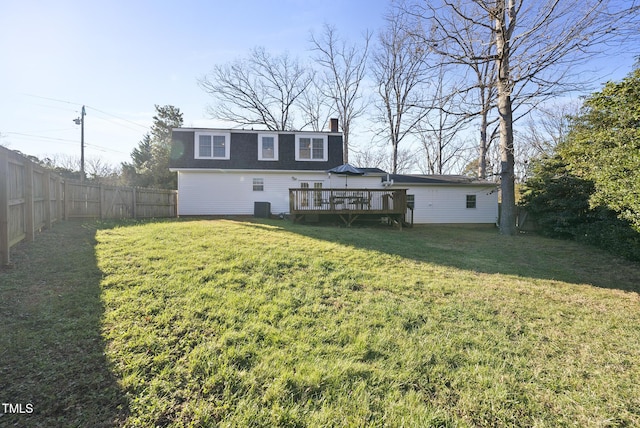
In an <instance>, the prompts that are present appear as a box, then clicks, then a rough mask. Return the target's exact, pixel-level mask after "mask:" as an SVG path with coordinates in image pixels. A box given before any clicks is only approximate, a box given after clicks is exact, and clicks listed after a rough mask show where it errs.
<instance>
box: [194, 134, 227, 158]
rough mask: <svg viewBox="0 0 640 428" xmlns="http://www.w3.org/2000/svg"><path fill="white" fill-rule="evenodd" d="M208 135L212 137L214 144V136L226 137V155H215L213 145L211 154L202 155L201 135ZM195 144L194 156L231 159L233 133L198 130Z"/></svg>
mask: <svg viewBox="0 0 640 428" xmlns="http://www.w3.org/2000/svg"><path fill="white" fill-rule="evenodd" d="M201 135H207V136H210V137H211V144H213V137H224V141H225V145H224V157H219V156H217V157H216V156H213V146H212V147H211V156H200V136H201ZM193 144H194V157H195V158H196V159H214V160H229V159H230V157H231V156H230V155H231V133H230V132H196V133H195V138H194V141H193Z"/></svg>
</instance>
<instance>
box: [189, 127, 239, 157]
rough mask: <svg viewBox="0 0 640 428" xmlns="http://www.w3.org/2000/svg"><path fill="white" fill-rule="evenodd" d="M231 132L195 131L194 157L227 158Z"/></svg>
mask: <svg viewBox="0 0 640 428" xmlns="http://www.w3.org/2000/svg"><path fill="white" fill-rule="evenodd" d="M230 146H231V134H229V133H211V132H196V138H195V158H196V159H229V157H230V156H229V155H230V148H231V147H230Z"/></svg>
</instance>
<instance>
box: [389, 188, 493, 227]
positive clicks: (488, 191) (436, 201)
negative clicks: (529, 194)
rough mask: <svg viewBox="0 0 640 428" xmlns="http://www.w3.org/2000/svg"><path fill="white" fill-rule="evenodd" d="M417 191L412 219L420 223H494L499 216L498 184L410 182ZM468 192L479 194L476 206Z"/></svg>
mask: <svg viewBox="0 0 640 428" xmlns="http://www.w3.org/2000/svg"><path fill="white" fill-rule="evenodd" d="M394 187H397V188H406V189H408V190H407V194H408V195H415V196H414V197H415V210H414V214H413V215H414V217H413V222H414V223H416V224H421V223H490V224H491V223H495V222H496V221H497V220H498V192H497V190H496V188H495V187H478V186H448V185H447V186H442V185H439V186H438V185H433V186H411V185H410V184H409V185H407V186H401V185H396V186H394ZM467 195H476V208H467Z"/></svg>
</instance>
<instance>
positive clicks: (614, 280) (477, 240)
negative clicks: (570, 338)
mask: <svg viewBox="0 0 640 428" xmlns="http://www.w3.org/2000/svg"><path fill="white" fill-rule="evenodd" d="M242 221H244V222H245V223H246V224H247V225H248V226H250V227H256V228H261V227H264V226H263V225H264V224H266V225H268V226H270V227H273V226H276V227H279V228H282V229H283V230H287V231H289V232H292V233H296V234H299V235H303V236H306V237H309V238H313V239H320V240H324V241H330V242H334V243H338V244H341V245H346V246H353V247H356V248H364V249H368V250H373V251H378V252H381V253H386V254H390V255H396V256H400V257H403V258H406V259H411V260H415V261H420V262H428V263H434V264H437V265H443V266H448V267H452V268H456V269H461V270H466V271H473V272H480V273H487V274H503V275H512V276H516V277H526V278H534V279H544V280H557V281H563V282H567V283H572V284H590V285H594V286H597V287H601V288H609V289H619V290H623V291H631V292H636V293H637V292H640V283H638V278H640V264H639V263H634V262H630V261H628V260H625V259H622V258H619V257H615V256H612V255H609V254H608V253H605V252H603V251H601V250H597V249H595V248H593V247H590V246H586V245H582V244H579V243H575V242H571V241H563V240H556V239H550V238H545V237H541V236H537V235H534V234H521V235H517V236H502V235H500V233H499V232H498V230H497V229H496V228H493V227H453V226H438V225H428V226H427V225H421V226H416V227H414V228H406V229H403V230H402V231H398V230H397V229H392V228H389V227H376V226H374V227H371V226H356V227H352V228H345V227H335V226H328V225H304V224H293V223H291V222H290V221H283V220H264V221H258V220H253V219H244V220H242Z"/></svg>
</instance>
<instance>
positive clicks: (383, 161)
mask: <svg viewBox="0 0 640 428" xmlns="http://www.w3.org/2000/svg"><path fill="white" fill-rule="evenodd" d="M389 154H390V153H389V145H388V144H385V145H376V144H374V145H371V146H369V147H367V148H366V149H365V150H354V152H353V156H352V158H353V165H355V166H356V167H362V168H380V169H381V170H383V171H387V172H389V171H391V168H393V160H392V157H391V156H389ZM415 166H416V154H415V152H414V151H412V150H411V149H409V148H400V149H399V150H398V156H397V158H396V172H395V173H396V174H408V173H410V172H411V171H412V170H414V167H415Z"/></svg>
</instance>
